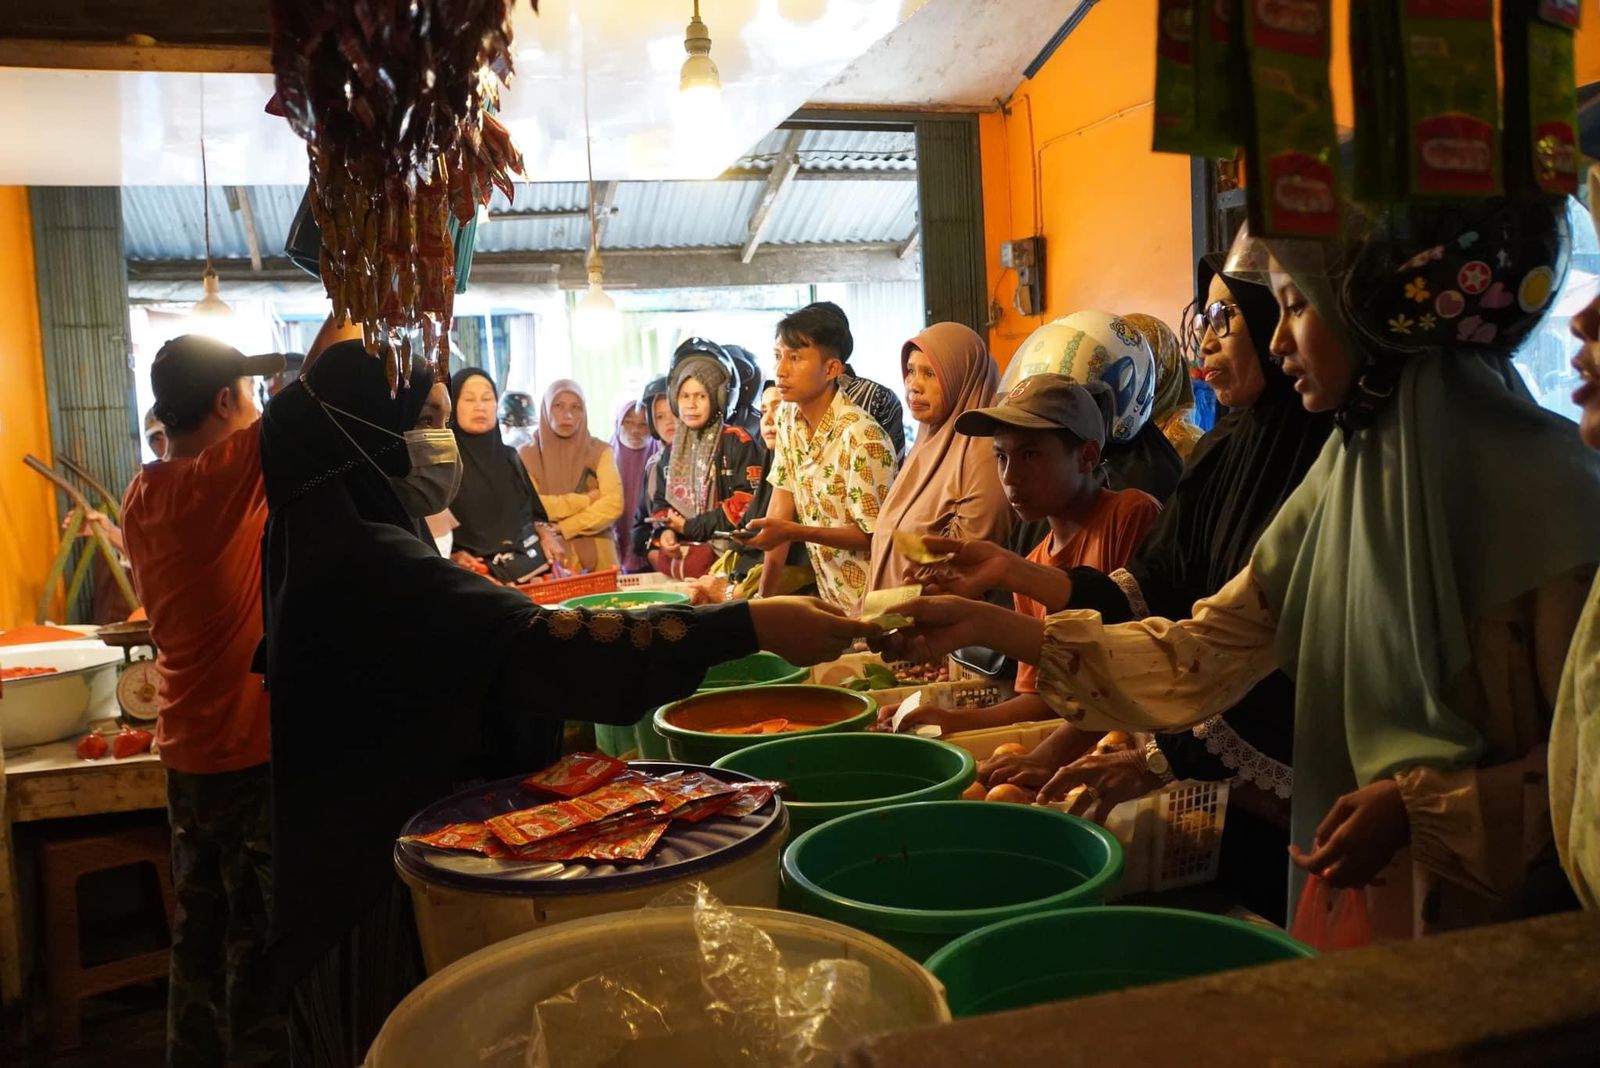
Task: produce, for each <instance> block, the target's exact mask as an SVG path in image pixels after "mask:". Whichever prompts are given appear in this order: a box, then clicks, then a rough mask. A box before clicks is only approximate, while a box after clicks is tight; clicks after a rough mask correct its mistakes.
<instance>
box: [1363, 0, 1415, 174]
mask: <svg viewBox="0 0 1600 1068" xmlns="http://www.w3.org/2000/svg"><path fill="white" fill-rule="evenodd" d="M1398 3H1399V0H1366V2H1363V3H1357V4H1355V5H1354V6H1352V7H1351V9H1350V73H1351V87H1352V89H1353V90H1354V95H1355V119H1356V128H1355V137H1354V139H1353V140H1354V150H1355V151H1354V155H1355V175H1354V181H1355V194H1356V196H1357V197H1358V198H1360V199H1361V200H1365V201H1369V202H1374V203H1383V204H1392V203H1396V202H1398V201H1400V200H1403V199H1405V191H1406V154H1405V153H1403V152H1397V151H1395V146H1396V145H1398V144H1400V143H1401V140H1402V138H1401V131H1402V130H1403V129H1404V127H1405V103H1404V94H1403V91H1402V84H1403V83H1402V80H1401V69H1400V68H1401V64H1400V56H1399V47H1400V40H1399V35H1398V33H1397V32H1396V29H1397V27H1398V26H1399V9H1398V6H1397V5H1398Z"/></svg>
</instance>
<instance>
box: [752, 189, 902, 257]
mask: <svg viewBox="0 0 1600 1068" xmlns="http://www.w3.org/2000/svg"><path fill="white" fill-rule="evenodd" d="M916 225H917V184H916V183H915V182H883V181H872V180H870V179H868V180H864V181H837V182H790V183H789V187H788V188H787V189H785V190H784V191H783V196H782V197H780V198H779V199H778V203H777V204H776V205H775V206H774V207H773V209H772V220H771V221H770V222H769V223H768V224H767V229H766V233H765V234H764V235H762V240H763V241H765V242H768V243H770V244H774V245H810V244H822V245H835V244H847V243H854V242H860V241H903V240H905V239H906V238H908V237H910V236H911V231H912V230H913V229H914V228H915V227H916ZM740 229H741V232H742V230H743V224H742V221H741V227H740ZM741 240H742V238H741Z"/></svg>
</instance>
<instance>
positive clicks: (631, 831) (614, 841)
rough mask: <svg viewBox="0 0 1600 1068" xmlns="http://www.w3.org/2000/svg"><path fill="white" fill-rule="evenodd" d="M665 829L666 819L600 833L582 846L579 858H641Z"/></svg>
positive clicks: (620, 859)
mask: <svg viewBox="0 0 1600 1068" xmlns="http://www.w3.org/2000/svg"><path fill="white" fill-rule="evenodd" d="M666 831H667V821H666V820H656V821H654V822H652V823H646V824H644V825H643V826H638V827H625V828H621V829H619V830H615V831H612V832H610V833H609V834H602V835H600V836H598V837H596V838H594V839H591V840H590V841H589V843H588V844H587V845H586V846H584V848H583V853H582V855H581V859H583V860H599V861H607V860H609V861H628V860H634V861H637V860H643V859H644V858H646V857H648V856H649V855H650V851H651V850H653V849H654V848H655V847H656V843H657V842H659V841H660V840H661V836H662V835H663V834H665V833H666Z"/></svg>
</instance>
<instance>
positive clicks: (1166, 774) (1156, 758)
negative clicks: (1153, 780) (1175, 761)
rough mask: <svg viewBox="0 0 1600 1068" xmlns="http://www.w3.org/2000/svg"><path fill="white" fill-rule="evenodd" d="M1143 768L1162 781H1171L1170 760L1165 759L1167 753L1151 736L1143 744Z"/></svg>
mask: <svg viewBox="0 0 1600 1068" xmlns="http://www.w3.org/2000/svg"><path fill="white" fill-rule="evenodd" d="M1144 770H1146V771H1148V772H1149V773H1150V774H1152V775H1154V776H1156V777H1157V778H1158V779H1160V780H1161V781H1162V782H1163V783H1168V782H1171V781H1172V762H1171V761H1169V760H1168V759H1167V754H1165V753H1163V752H1162V751H1161V746H1160V745H1158V744H1157V743H1156V741H1155V739H1153V738H1152V739H1151V740H1150V741H1148V742H1146V743H1145V744H1144Z"/></svg>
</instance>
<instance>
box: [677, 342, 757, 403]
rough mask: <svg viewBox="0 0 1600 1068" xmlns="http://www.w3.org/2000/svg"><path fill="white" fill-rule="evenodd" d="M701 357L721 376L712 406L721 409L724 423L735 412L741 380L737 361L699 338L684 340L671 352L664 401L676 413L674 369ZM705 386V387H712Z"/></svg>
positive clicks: (714, 343)
mask: <svg viewBox="0 0 1600 1068" xmlns="http://www.w3.org/2000/svg"><path fill="white" fill-rule="evenodd" d="M695 357H701V358H704V359H709V360H712V361H714V362H715V363H716V364H718V365H719V366H720V367H721V369H722V373H723V382H722V384H721V387H720V389H713V390H712V393H713V394H714V396H713V404H714V405H715V406H716V407H717V408H718V409H720V410H721V412H722V418H723V419H724V420H729V419H733V418H734V415H735V413H736V412H737V411H738V404H739V395H740V392H741V378H740V375H739V367H738V363H737V361H735V360H734V358H733V357H732V356H730V355H729V354H728V350H727V349H725V348H723V347H722V346H721V345H719V344H717V343H716V342H715V341H707V340H706V339H705V338H703V337H690V338H685V339H684V340H683V343H682V344H681V345H679V346H678V347H677V349H676V350H675V351H674V352H673V353H672V367H671V368H670V369H669V370H668V371H667V379H668V385H667V388H668V390H669V392H668V394H667V400H668V401H669V402H670V403H671V404H672V410H673V412H674V413H676V412H677V410H678V396H677V393H678V389H677V382H678V368H679V367H680V366H681V365H682V364H683V363H684V361H686V360H689V359H693V358H695ZM712 385H713V384H712V383H707V386H708V387H710V386H712Z"/></svg>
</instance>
